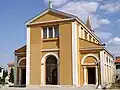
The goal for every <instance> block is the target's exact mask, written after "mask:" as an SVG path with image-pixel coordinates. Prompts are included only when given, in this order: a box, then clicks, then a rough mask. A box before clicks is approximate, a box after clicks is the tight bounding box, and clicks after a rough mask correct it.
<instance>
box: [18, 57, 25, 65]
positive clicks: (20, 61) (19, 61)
mask: <svg viewBox="0 0 120 90" xmlns="http://www.w3.org/2000/svg"><path fill="white" fill-rule="evenodd" d="M22 60H26V57H23V58H21V59H20V60H19V61H18V64H17V65H18V66H19V64H20V62H21V61H22Z"/></svg>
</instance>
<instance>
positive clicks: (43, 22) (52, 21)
mask: <svg viewBox="0 0 120 90" xmlns="http://www.w3.org/2000/svg"><path fill="white" fill-rule="evenodd" d="M71 20H75V18H68V19H61V20H50V21H42V22H34V23H29V24H26V25H27V26H29V25H37V24H45V23H54V22H63V21H71Z"/></svg>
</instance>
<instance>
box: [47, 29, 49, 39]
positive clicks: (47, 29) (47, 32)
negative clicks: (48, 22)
mask: <svg viewBox="0 0 120 90" xmlns="http://www.w3.org/2000/svg"><path fill="white" fill-rule="evenodd" d="M47 38H49V28H48V27H47Z"/></svg>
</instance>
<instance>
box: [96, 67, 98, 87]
mask: <svg viewBox="0 0 120 90" xmlns="http://www.w3.org/2000/svg"><path fill="white" fill-rule="evenodd" d="M96 85H98V66H96Z"/></svg>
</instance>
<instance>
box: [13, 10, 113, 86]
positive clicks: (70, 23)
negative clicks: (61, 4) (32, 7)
mask: <svg viewBox="0 0 120 90" xmlns="http://www.w3.org/2000/svg"><path fill="white" fill-rule="evenodd" d="M26 27H27V43H26V45H25V46H23V47H21V48H19V49H17V50H15V53H14V54H15V81H14V83H15V85H26V86H27V87H29V86H45V85H61V86H62V85H70V86H71V85H72V86H78V87H83V86H85V85H89V84H90V85H91V84H93V85H95V87H97V86H98V87H99V86H105V85H108V86H109V85H110V84H112V83H114V82H115V78H114V75H115V65H114V57H113V55H112V54H110V53H109V52H108V51H107V50H106V48H105V46H104V45H103V44H102V43H101V41H100V39H99V38H98V37H97V36H96V35H95V34H94V31H93V30H92V29H91V25H90V21H89V18H88V20H87V22H86V24H84V23H83V22H82V21H81V20H80V19H79V18H78V17H77V16H74V15H71V14H68V13H65V12H61V11H58V10H54V9H52V8H48V9H46V10H44V11H43V12H42V13H40V14H39V15H37V16H35V17H34V18H32V19H31V20H29V21H28V22H27V23H26Z"/></svg>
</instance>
